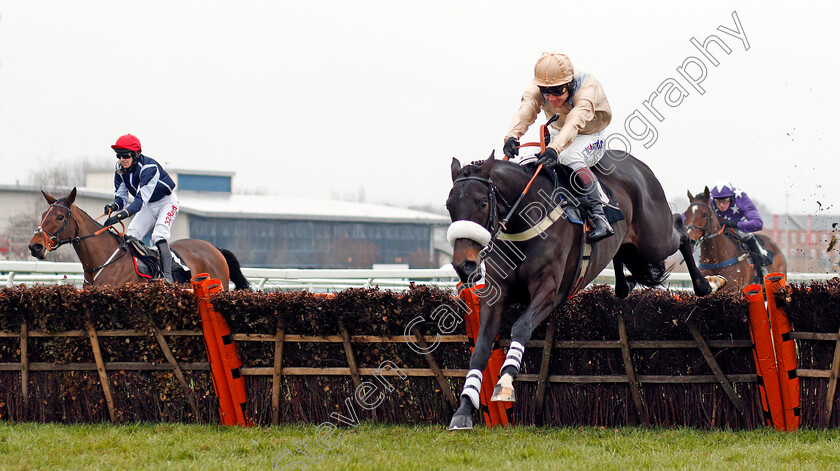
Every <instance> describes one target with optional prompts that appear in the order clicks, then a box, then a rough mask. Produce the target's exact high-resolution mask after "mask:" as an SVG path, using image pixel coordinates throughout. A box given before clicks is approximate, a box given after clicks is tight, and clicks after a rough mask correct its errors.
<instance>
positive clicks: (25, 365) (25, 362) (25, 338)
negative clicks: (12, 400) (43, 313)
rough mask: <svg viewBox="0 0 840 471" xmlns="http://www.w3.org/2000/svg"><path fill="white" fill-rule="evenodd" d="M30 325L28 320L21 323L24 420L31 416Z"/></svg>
mask: <svg viewBox="0 0 840 471" xmlns="http://www.w3.org/2000/svg"><path fill="white" fill-rule="evenodd" d="M28 345H29V327H28V326H27V325H26V320H24V321H22V322H21V323H20V394H21V396H20V397H21V405H22V409H23V411H22V412H23V420H27V419H28V418H29V414H28V409H29V348H28Z"/></svg>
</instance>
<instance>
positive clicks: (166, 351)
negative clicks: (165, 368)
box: [149, 318, 201, 423]
mask: <svg viewBox="0 0 840 471" xmlns="http://www.w3.org/2000/svg"><path fill="white" fill-rule="evenodd" d="M149 322H150V325H151V326H152V333H153V334H154V336H155V339H156V340H157V343H158V345H160V349H161V350H163V356H165V357H166V361H168V362H169V364H170V365H172V369H173V370H174V371H175V377H176V378H178V382H179V383H181V387H183V388H184V395H186V396H187V402H188V403H189V405H190V409H192V411H193V414H195V420H196V422H198V423H201V415H200V414H199V413H198V402H197V401H196V399H195V392H194V391H193V390H192V389H191V388H190V385H189V384H188V383H187V379H186V378H185V377H184V371H183V370H182V369H181V365H180V364H178V360H177V359H175V355H173V354H172V349H170V348H169V344H168V343H167V342H166V339H165V338H163V334H162V333H161V332H160V329H158V328H157V326H156V325H154V324H153V323H151V318H150V319H149Z"/></svg>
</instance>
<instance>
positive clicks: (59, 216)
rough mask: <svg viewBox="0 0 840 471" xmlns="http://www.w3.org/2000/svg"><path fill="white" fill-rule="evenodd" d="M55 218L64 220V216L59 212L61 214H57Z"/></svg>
mask: <svg viewBox="0 0 840 471" xmlns="http://www.w3.org/2000/svg"><path fill="white" fill-rule="evenodd" d="M55 218H56V219H58V220H59V221H63V220H64V216H62V215H61V214H59V215H58V216H56V217H55Z"/></svg>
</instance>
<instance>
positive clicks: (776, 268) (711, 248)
mask: <svg viewBox="0 0 840 471" xmlns="http://www.w3.org/2000/svg"><path fill="white" fill-rule="evenodd" d="M688 200H689V203H688V208H686V210H685V213H683V216H684V217H685V226H686V230H687V231H688V237H689V239H691V246H692V249H694V248H695V247H697V246H698V245H699V246H700V265H699V267H700V271H701V272H702V273H703V274H704V275H719V276H722V277H724V278H726V279H727V281H729V282H730V283H729V284H728V285H727V288H728V289H739V288H743V287H744V286H746V285H748V284H750V283H753V282H757V283H760V284H763V283H764V281H763V280H761V278H762V277H761V276H760V275H759V274H758V271H757V270H755V269H754V267H753V263H752V261H751V259H750V255H749V253H748V251H747V250H745V249H744V248H743V247H742V246H741V243H740V242H739V241H738V236H737V235H736V234H735V232H734V231H733V230H724V229H725V226H723V225H722V224H721V223H720V220H719V219H718V217H717V214H716V213H715V211H714V209H713V208H712V204H711V195H710V193H709V188H708V187H706V188H705V190H704V191H703V193H700V194H698V195H696V196H692V195H691V192H690V191H689V192H688ZM756 237H758V238H760V239H761V241H762V242H763V243H764V247H765V248H767V250H768V251H770V252H773V253H774V256H773V263H772V264H770V265H769V266H767V267H766V268H767V271H768V273H784V274H787V259H785V255H784V253H783V252H782V250H781V249H780V248H779V246H778V245H777V244H776V242H774V241H773V239H771V238H769V237H766V236H764V235H760V234H756Z"/></svg>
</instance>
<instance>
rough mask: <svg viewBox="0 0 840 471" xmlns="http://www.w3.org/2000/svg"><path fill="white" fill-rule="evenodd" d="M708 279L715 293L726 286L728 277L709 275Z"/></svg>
mask: <svg viewBox="0 0 840 471" xmlns="http://www.w3.org/2000/svg"><path fill="white" fill-rule="evenodd" d="M706 279H707V280H709V285H710V286H711V287H712V291H711V292H712V293H715V292H717V291H719V290H721V289H722V288H723V287H724V286H726V278H724V277H722V276H720V275H711V276H707V277H706Z"/></svg>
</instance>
